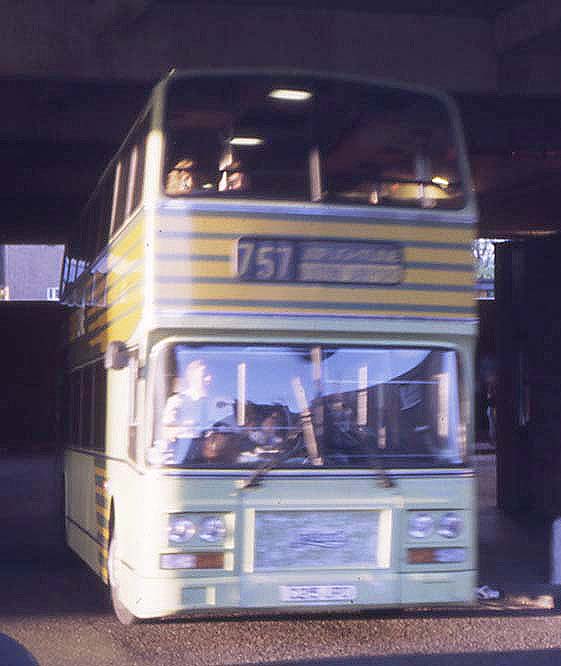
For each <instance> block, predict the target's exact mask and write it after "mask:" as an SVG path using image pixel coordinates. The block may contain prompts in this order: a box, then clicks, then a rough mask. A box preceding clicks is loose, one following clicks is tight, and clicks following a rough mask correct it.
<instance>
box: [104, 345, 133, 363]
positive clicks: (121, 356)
mask: <svg viewBox="0 0 561 666" xmlns="http://www.w3.org/2000/svg"><path fill="white" fill-rule="evenodd" d="M128 363H129V352H128V349H127V346H126V345H125V343H124V342H122V341H121V340H112V341H111V342H110V343H109V344H108V345H107V349H106V350H105V369H106V370H122V369H123V368H126V367H127V365H128Z"/></svg>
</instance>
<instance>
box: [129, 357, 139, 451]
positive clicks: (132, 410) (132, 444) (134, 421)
mask: <svg viewBox="0 0 561 666" xmlns="http://www.w3.org/2000/svg"><path fill="white" fill-rule="evenodd" d="M128 373H129V438H128V456H129V458H130V459H131V460H132V461H133V462H138V403H139V399H138V398H139V396H138V392H139V391H140V382H139V381H138V351H137V350H134V351H131V353H130V357H129V366H128Z"/></svg>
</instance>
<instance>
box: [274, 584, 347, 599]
mask: <svg viewBox="0 0 561 666" xmlns="http://www.w3.org/2000/svg"><path fill="white" fill-rule="evenodd" d="M280 598H281V601H291V602H305V603H314V602H316V601H354V600H355V599H356V587H355V586H354V585H281V586H280Z"/></svg>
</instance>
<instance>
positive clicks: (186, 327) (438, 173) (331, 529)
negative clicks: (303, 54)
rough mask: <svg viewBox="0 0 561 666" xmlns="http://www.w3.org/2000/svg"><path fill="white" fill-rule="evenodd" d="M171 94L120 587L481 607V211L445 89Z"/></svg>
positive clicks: (180, 87) (144, 612) (358, 603)
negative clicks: (133, 533)
mask: <svg viewBox="0 0 561 666" xmlns="http://www.w3.org/2000/svg"><path fill="white" fill-rule="evenodd" d="M163 99H164V103H162V105H161V107H160V109H159V113H160V118H161V128H162V129H161V132H162V137H163V140H162V141H161V144H159V145H161V155H160V161H159V162H158V164H160V165H161V184H160V187H161V197H160V199H159V200H158V202H157V203H156V204H155V205H154V207H153V211H152V213H151V215H152V218H151V223H150V224H151V232H150V233H151V234H152V236H151V237H149V239H148V240H149V242H148V245H150V247H151V248H153V255H152V257H151V259H150V261H151V268H150V271H151V273H150V275H152V276H153V282H152V284H150V285H149V289H148V292H149V296H148V297H149V299H150V303H149V307H150V308H151V326H152V328H151V330H150V332H149V337H148V342H147V351H146V360H145V369H144V377H145V378H146V385H147V393H146V407H145V410H144V412H145V413H144V418H145V424H144V426H143V435H142V437H143V442H144V451H145V453H144V461H143V465H144V466H145V474H144V477H143V481H142V484H143V487H142V492H141V493H140V494H141V496H142V497H141V507H142V524H141V525H140V526H139V527H138V538H137V540H136V542H135V543H136V544H137V546H136V550H135V552H131V554H130V560H131V561H134V562H135V567H134V569H135V571H134V574H133V573H129V574H126V575H127V576H128V579H127V581H128V582H127V583H126V584H124V585H123V587H122V590H121V594H122V597H123V602H124V604H125V605H126V606H127V607H128V608H129V609H130V611H131V612H132V613H134V615H136V616H138V617H154V616H165V615H172V614H181V613H190V612H192V611H196V610H211V609H236V608H254V609H272V608H274V609H279V608H280V609H294V608H300V609H301V608H317V607H320V608H334V607H336V608H339V607H342V606H352V607H375V606H399V605H414V604H431V603H435V604H436V603H438V604H439V603H454V604H456V603H462V602H469V601H471V600H472V598H473V593H474V588H475V584H476V527H475V520H476V511H475V506H474V495H475V492H474V489H475V485H474V476H473V471H472V470H471V469H470V468H469V464H468V457H467V456H468V452H469V448H470V446H469V444H470V441H471V438H472V427H473V426H472V414H471V411H472V405H471V394H472V392H473V367H472V357H473V346H474V339H475V332H476V328H475V324H474V304H473V293H472V266H471V247H470V241H471V237H472V232H473V222H474V220H475V217H474V215H475V209H474V205H473V200H472V193H471V191H470V189H471V188H470V187H469V186H468V182H469V176H468V174H467V167H466V166H465V163H464V158H463V149H462V143H461V139H460V137H459V130H458V126H457V123H456V121H455V119H454V115H453V113H452V112H451V110H450V108H449V106H448V105H447V104H446V103H445V101H443V100H442V99H441V98H440V97H437V96H431V95H429V94H425V92H424V91H418V90H409V89H404V88H399V87H396V86H386V87H385V86H380V85H376V86H373V85H370V84H367V83H365V82H363V81H348V80H344V79H337V78H334V79H331V78H327V77H323V78H322V77H315V78H314V77H305V76H296V75H286V76H280V75H277V74H274V75H267V76H261V75H255V74H246V75H239V76H237V77H236V76H230V75H221V76H218V75H215V76H212V75H211V76H206V77H204V76H193V77H182V76H175V77H172V79H171V80H170V81H169V82H168V84H167V86H166V87H165V96H164V97H163ZM148 297H147V298H148Z"/></svg>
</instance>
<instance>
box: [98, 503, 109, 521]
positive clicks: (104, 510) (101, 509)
mask: <svg viewBox="0 0 561 666" xmlns="http://www.w3.org/2000/svg"><path fill="white" fill-rule="evenodd" d="M95 512H96V513H97V514H99V515H100V516H102V517H103V518H105V519H106V520H109V518H110V517H111V516H110V514H111V509H110V508H109V507H108V506H106V507H103V506H99V505H98V504H96V507H95Z"/></svg>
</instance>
